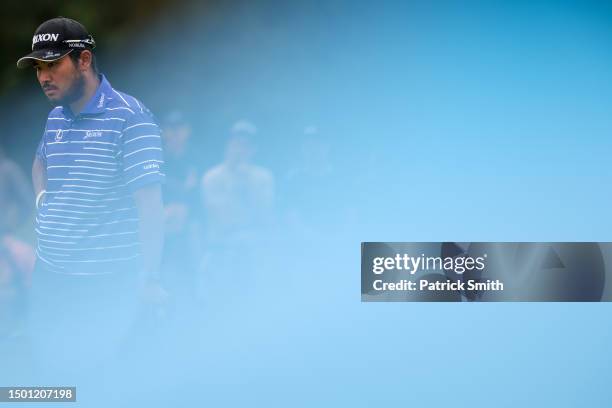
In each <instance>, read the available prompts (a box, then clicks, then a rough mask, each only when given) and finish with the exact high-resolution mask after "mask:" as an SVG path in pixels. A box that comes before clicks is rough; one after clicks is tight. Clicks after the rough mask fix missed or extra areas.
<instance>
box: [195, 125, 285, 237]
mask: <svg viewBox="0 0 612 408" xmlns="http://www.w3.org/2000/svg"><path fill="white" fill-rule="evenodd" d="M231 133H232V137H231V139H230V140H229V142H228V144H227V148H226V151H225V160H224V161H223V162H222V163H220V164H218V165H217V166H215V167H213V168H212V169H210V170H209V171H207V172H206V173H205V174H204V177H203V178H202V199H203V203H204V208H205V209H206V212H207V227H208V233H209V237H208V238H209V239H213V240H223V241H230V242H235V241H236V240H238V241H239V240H243V239H246V240H249V239H250V237H251V236H252V234H254V233H255V234H257V233H258V231H259V232H260V230H261V228H263V227H265V226H266V225H267V223H268V222H269V221H270V219H271V215H272V206H273V202H274V176H273V175H272V172H271V171H270V170H268V169H266V168H265V167H262V166H258V165H256V164H254V163H252V160H253V156H254V155H255V147H254V146H253V143H252V141H251V138H252V136H253V135H255V134H256V133H257V128H256V127H255V126H254V125H253V124H252V123H250V122H247V121H239V122H236V123H235V124H234V126H233V127H232V130H231Z"/></svg>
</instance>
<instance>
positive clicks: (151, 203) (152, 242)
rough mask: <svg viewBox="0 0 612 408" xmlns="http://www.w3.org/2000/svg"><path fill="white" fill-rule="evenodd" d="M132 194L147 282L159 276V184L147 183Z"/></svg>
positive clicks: (161, 221)
mask: <svg viewBox="0 0 612 408" xmlns="http://www.w3.org/2000/svg"><path fill="white" fill-rule="evenodd" d="M133 194H134V201H135V203H136V208H137V209H138V219H139V229H140V243H141V251H142V257H141V258H142V266H143V273H144V278H145V280H146V281H148V282H152V281H157V280H158V279H159V277H160V275H159V270H160V265H161V254H162V250H163V245H164V206H163V202H162V193H161V185H160V184H159V183H155V184H149V185H146V186H144V187H142V188H139V189H138V190H136V191H135V192H134V193H133Z"/></svg>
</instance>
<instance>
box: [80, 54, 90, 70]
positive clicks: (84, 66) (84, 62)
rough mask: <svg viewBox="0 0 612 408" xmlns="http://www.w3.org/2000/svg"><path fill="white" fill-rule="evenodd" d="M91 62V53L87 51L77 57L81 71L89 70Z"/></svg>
mask: <svg viewBox="0 0 612 408" xmlns="http://www.w3.org/2000/svg"><path fill="white" fill-rule="evenodd" d="M91 61H92V54H91V51H89V50H83V51H81V55H80V56H79V69H80V70H81V71H87V70H89V67H91Z"/></svg>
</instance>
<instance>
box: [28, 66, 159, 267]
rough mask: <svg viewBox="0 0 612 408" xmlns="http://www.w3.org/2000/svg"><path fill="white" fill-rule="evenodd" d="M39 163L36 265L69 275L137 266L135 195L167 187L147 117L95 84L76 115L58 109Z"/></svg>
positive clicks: (137, 105)
mask: <svg viewBox="0 0 612 408" xmlns="http://www.w3.org/2000/svg"><path fill="white" fill-rule="evenodd" d="M36 154H37V156H38V157H39V158H41V159H42V160H43V162H44V163H45V165H46V169H47V187H46V190H47V192H46V194H45V195H44V196H43V200H42V205H41V206H40V208H39V209H38V213H37V217H36V233H37V236H38V243H37V248H36V252H37V255H38V259H39V262H42V263H44V266H45V268H46V269H48V270H50V271H53V272H58V273H66V274H100V273H110V272H113V271H117V270H120V269H121V268H122V267H134V266H136V265H138V261H139V256H140V239H139V235H138V211H137V209H136V207H135V204H134V199H133V195H132V193H133V192H134V191H136V190H137V189H139V188H141V187H143V186H145V185H148V184H151V183H160V182H163V180H164V174H163V170H162V165H163V158H162V143H161V132H160V128H159V126H158V124H157V123H156V121H155V119H154V117H153V115H152V114H151V112H150V111H149V110H148V109H147V108H146V107H145V106H144V105H143V104H142V102H140V101H138V100H137V99H136V98H134V97H132V96H130V95H127V94H125V93H123V92H119V91H117V90H115V89H113V87H112V86H111V84H110V83H109V82H108V81H107V80H106V78H105V77H104V76H103V75H101V76H100V86H99V87H98V89H97V91H96V93H95V95H94V96H93V97H92V98H91V100H90V101H89V102H88V103H87V104H86V106H85V108H84V109H83V111H82V112H81V113H79V114H78V115H76V116H75V115H73V113H72V111H71V110H70V108H69V107H68V106H57V107H55V108H54V109H53V110H52V111H51V112H50V113H49V117H48V118H47V124H46V127H45V132H44V135H43V137H42V140H41V142H40V144H39V146H38V149H37V153H36Z"/></svg>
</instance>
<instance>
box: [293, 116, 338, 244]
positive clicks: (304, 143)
mask: <svg viewBox="0 0 612 408" xmlns="http://www.w3.org/2000/svg"><path fill="white" fill-rule="evenodd" d="M298 143H299V144H298V145H297V146H296V148H295V149H296V153H297V154H296V155H295V157H292V158H291V159H292V160H291V163H290V167H289V169H288V170H287V171H286V173H285V174H284V178H283V188H282V190H283V197H284V198H285V200H284V201H285V202H284V203H283V204H284V207H285V208H284V210H285V217H286V219H285V224H286V226H287V227H288V228H289V230H290V233H292V236H293V235H294V234H297V236H299V237H302V238H308V239H314V237H315V236H316V235H317V233H320V232H321V231H322V230H324V229H325V227H326V226H327V225H328V224H329V217H330V215H331V218H333V219H338V217H340V216H342V214H341V213H338V214H336V213H334V212H335V211H337V208H330V206H329V204H328V203H327V201H326V200H324V199H321V197H328V198H330V197H333V196H334V194H335V193H336V192H337V191H338V190H339V186H338V185H336V184H334V183H333V182H332V181H333V180H335V178H336V177H337V169H335V168H334V164H333V162H332V148H331V145H330V143H329V141H328V140H326V139H325V138H324V137H322V136H321V135H320V132H319V128H318V127H317V126H314V125H310V126H307V127H306V128H304V132H303V136H302V137H301V138H300V139H299V141H298ZM334 207H337V206H334Z"/></svg>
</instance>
